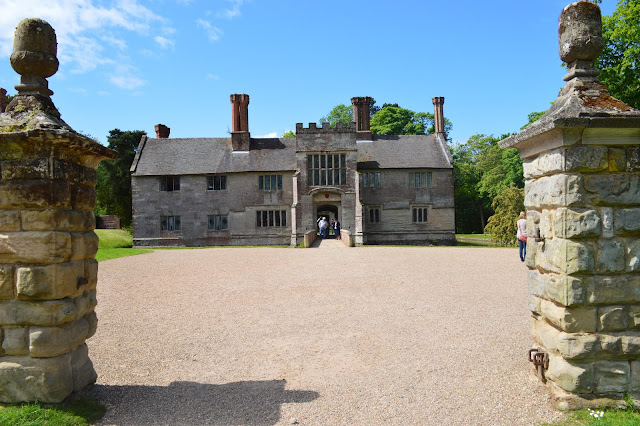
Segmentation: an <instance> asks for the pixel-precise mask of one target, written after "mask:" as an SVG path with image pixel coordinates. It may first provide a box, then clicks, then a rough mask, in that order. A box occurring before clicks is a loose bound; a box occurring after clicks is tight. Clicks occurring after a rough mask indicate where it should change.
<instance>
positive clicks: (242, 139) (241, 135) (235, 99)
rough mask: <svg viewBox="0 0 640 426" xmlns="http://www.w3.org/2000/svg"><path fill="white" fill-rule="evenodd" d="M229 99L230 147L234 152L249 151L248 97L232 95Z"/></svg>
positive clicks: (237, 94)
mask: <svg viewBox="0 0 640 426" xmlns="http://www.w3.org/2000/svg"><path fill="white" fill-rule="evenodd" d="M230 98H231V145H232V147H233V150H234V151H249V139H250V138H251V135H250V133H249V95H247V94H244V93H241V94H239V93H234V94H232V95H231V96H230Z"/></svg>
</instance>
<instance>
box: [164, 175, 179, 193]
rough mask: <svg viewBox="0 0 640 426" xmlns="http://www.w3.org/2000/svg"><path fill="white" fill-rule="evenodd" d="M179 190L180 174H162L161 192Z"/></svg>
mask: <svg viewBox="0 0 640 426" xmlns="http://www.w3.org/2000/svg"><path fill="white" fill-rule="evenodd" d="M169 182H171V184H169ZM169 188H170V189H169ZM178 191H180V175H163V176H160V192H178Z"/></svg>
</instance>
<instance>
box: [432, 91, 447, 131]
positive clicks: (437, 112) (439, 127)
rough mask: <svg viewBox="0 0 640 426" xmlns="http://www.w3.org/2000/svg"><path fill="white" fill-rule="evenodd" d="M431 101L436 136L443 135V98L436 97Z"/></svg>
mask: <svg viewBox="0 0 640 426" xmlns="http://www.w3.org/2000/svg"><path fill="white" fill-rule="evenodd" d="M431 100H432V101H433V124H434V126H435V128H436V131H435V132H436V134H438V133H444V132H445V131H444V113H443V112H442V111H443V105H444V96H436V97H435V98H432V99H431Z"/></svg>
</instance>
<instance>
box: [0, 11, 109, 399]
mask: <svg viewBox="0 0 640 426" xmlns="http://www.w3.org/2000/svg"><path fill="white" fill-rule="evenodd" d="M16 40H17V41H16V43H14V48H19V49H21V50H16V51H15V52H14V54H13V55H12V56H11V59H12V65H13V66H14V69H16V71H19V72H21V73H22V84H20V85H18V86H16V89H17V90H18V91H19V92H18V94H17V95H16V97H15V98H14V99H13V100H12V102H11V103H10V104H9V105H8V106H7V109H6V112H5V113H3V114H0V340H1V347H0V402H3V403H12V402H21V401H35V400H38V401H41V402H60V401H62V400H63V399H65V398H66V397H67V396H69V394H71V392H73V391H77V390H80V389H82V388H83V387H85V386H86V385H88V384H90V383H93V382H94V381H95V380H96V377H97V376H96V373H95V371H94V369H93V366H92V364H91V360H90V359H89V356H88V349H87V345H86V344H85V340H86V339H88V338H90V337H91V336H92V335H93V334H94V333H95V331H96V326H97V318H96V314H95V312H94V307H95V305H96V285H97V279H98V263H97V262H96V260H95V253H96V251H97V249H98V238H97V236H96V234H95V233H94V232H93V229H94V227H95V219H94V216H93V209H94V207H95V203H96V193H95V190H94V187H95V184H96V180H97V175H96V170H95V169H96V167H97V165H98V163H99V162H100V160H102V159H107V158H114V156H115V153H114V152H112V151H110V150H108V149H107V148H105V147H103V146H101V145H99V144H98V143H96V142H94V141H92V140H90V139H88V138H86V137H84V136H82V135H79V134H78V133H76V132H74V131H73V130H72V129H71V128H70V127H69V126H68V125H67V124H66V123H64V122H63V121H62V120H60V114H59V113H58V111H57V110H56V109H55V106H54V105H53V103H52V102H51V99H50V98H49V95H50V94H51V93H52V92H51V91H50V90H49V89H48V87H47V85H46V80H45V77H48V76H50V75H52V74H53V73H54V72H55V70H57V60H55V64H56V66H55V70H51V69H49V68H47V69H44V70H42V69H39V68H38V65H37V63H40V62H41V61H38V58H42V57H44V58H48V59H47V61H46V63H47V66H49V64H51V63H53V62H54V61H53V60H52V59H51V58H53V59H55V50H56V42H55V33H54V31H53V29H52V28H51V27H50V26H49V24H47V23H46V22H44V21H42V20H39V19H25V20H23V21H22V22H21V23H20V24H19V25H18V28H17V29H16ZM43 40H44V42H43ZM18 41H19V42H18ZM38 49H40V50H38ZM34 50H35V51H34ZM29 61H34V62H36V64H32V66H30V67H28V66H26V64H25V63H26V62H29ZM25 70H28V72H29V73H30V74H27V71H25Z"/></svg>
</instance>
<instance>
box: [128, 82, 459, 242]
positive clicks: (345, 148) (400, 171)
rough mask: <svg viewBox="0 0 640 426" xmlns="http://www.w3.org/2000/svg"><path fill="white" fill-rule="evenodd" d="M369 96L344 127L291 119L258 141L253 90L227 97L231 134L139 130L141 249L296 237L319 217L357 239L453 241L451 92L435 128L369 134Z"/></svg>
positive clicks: (137, 233)
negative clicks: (253, 132)
mask: <svg viewBox="0 0 640 426" xmlns="http://www.w3.org/2000/svg"><path fill="white" fill-rule="evenodd" d="M372 101H373V99H372V98H369V97H355V98H352V99H351V102H352V104H353V112H354V114H353V116H354V121H355V122H353V123H350V124H349V125H348V126H343V125H341V124H337V125H336V126H335V128H331V127H330V126H329V124H328V123H323V124H322V126H321V127H318V126H316V124H315V123H310V124H309V126H308V127H304V126H303V125H302V124H301V123H298V124H296V135H295V138H252V137H251V136H250V133H249V120H248V117H249V114H248V107H249V96H248V95H245V94H234V95H231V105H232V114H231V119H232V132H231V137H230V138H169V128H168V127H167V126H165V125H162V124H158V125H157V126H156V138H148V137H147V136H146V135H145V136H143V137H142V140H141V141H140V144H139V146H138V150H137V153H136V156H135V159H134V161H133V164H132V165H131V186H132V195H133V243H134V245H135V246H212V245H271V244H274V245H276V244H277V245H298V244H301V243H302V241H303V240H304V236H305V233H310V232H313V231H315V229H316V226H317V225H316V220H317V218H318V217H320V216H326V217H327V218H328V219H329V220H330V219H331V218H336V219H338V220H339V221H340V222H341V224H342V229H343V230H344V232H345V234H346V236H347V237H348V238H349V239H350V240H351V241H352V242H353V243H354V244H355V245H361V244H432V243H436V242H437V243H441V244H453V243H455V237H454V229H455V221H454V204H453V165H452V157H451V153H450V152H449V149H448V147H447V144H446V134H445V130H444V116H443V111H442V109H443V104H444V98H442V97H436V98H433V104H434V107H435V120H434V121H435V134H429V135H399V136H388V135H384V136H381V135H372V134H371V131H370V127H369V108H370V105H371V104H372Z"/></svg>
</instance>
